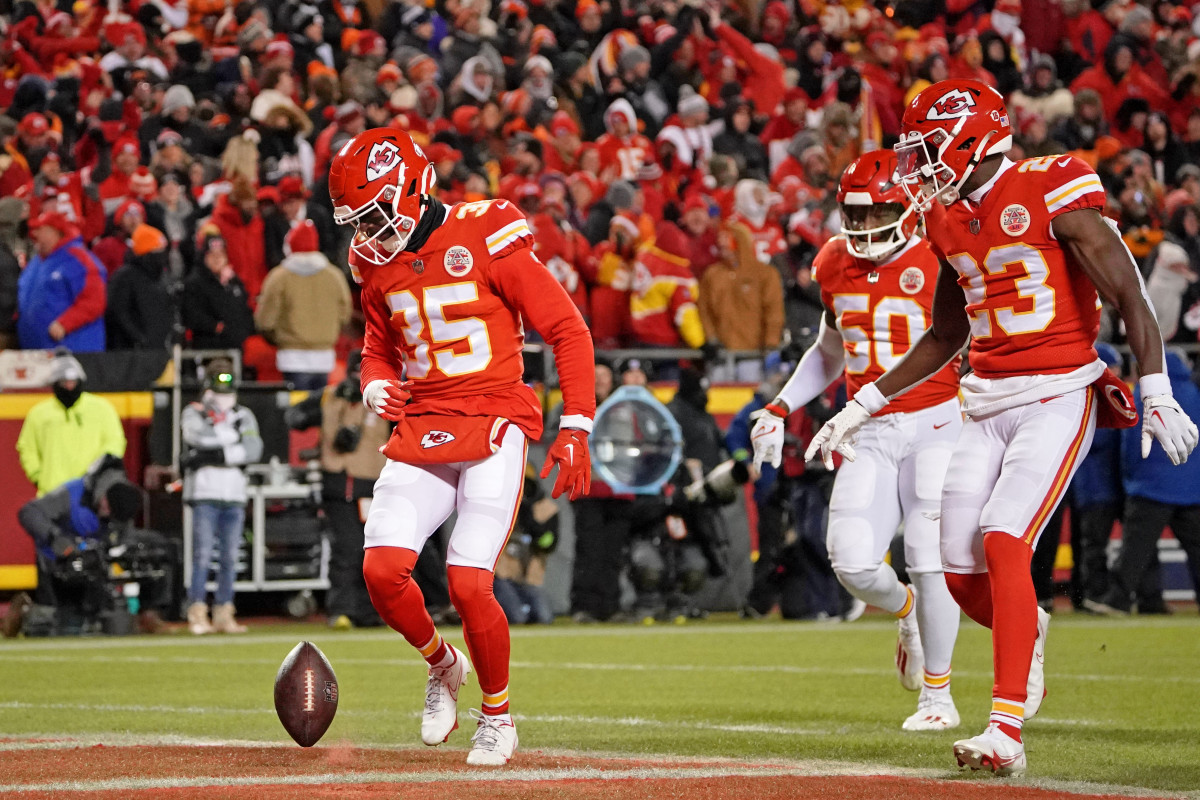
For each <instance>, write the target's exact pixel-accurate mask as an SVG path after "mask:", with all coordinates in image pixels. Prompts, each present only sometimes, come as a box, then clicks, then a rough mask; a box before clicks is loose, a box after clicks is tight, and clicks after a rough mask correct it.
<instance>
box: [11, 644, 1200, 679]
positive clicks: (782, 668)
mask: <svg viewBox="0 0 1200 800" xmlns="http://www.w3.org/2000/svg"><path fill="white" fill-rule="evenodd" d="M289 641H291V640H289ZM0 661H19V662H28V663H42V662H46V663H72V664H75V663H86V662H97V663H135V664H261V665H268V664H269V665H271V666H275V664H276V662H275V660H273V659H270V658H225V657H216V656H214V657H207V658H206V657H199V656H171V655H161V656H150V655H114V656H105V655H99V656H75V655H25V654H22V653H19V652H14V651H9V652H5V651H3V650H0ZM331 661H333V662H334V666H335V668H336V667H337V665H339V664H356V665H367V666H370V665H378V666H383V667H414V668H420V669H421V670H422V671H423V670H425V669H427V667H426V665H425V664H424V662H422V661H419V660H416V659H415V658H413V657H403V658H354V657H339V658H334V659H331ZM511 666H512V667H513V668H514V669H534V670H560V669H569V670H581V671H585V672H692V673H696V672H736V673H756V674H779V675H878V676H889V675H893V674H895V671H894V670H893V669H890V668H885V667H814V666H802V665H799V664H619V663H607V662H577V661H555V662H549V661H513V662H511ZM1048 675H1049V676H1050V678H1051V679H1052V680H1074V681H1085V682H1115V683H1137V682H1139V681H1144V680H1145V679H1146V676H1145V675H1116V674H1114V675H1102V674H1095V673H1079V672H1059V671H1057V670H1054V669H1051V670H1049V672H1048ZM954 676H955V677H957V678H985V679H990V678H991V677H992V674H991V673H990V672H978V671H974V670H955V671H954ZM1154 681H1155V682H1156V683H1181V684H1193V683H1200V675H1166V676H1156V677H1155V678H1154Z"/></svg>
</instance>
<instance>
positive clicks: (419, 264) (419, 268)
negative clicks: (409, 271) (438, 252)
mask: <svg viewBox="0 0 1200 800" xmlns="http://www.w3.org/2000/svg"><path fill="white" fill-rule="evenodd" d="M412 267H413V272H415V273H417V274H418V275H420V274H421V273H422V272H424V271H425V262H424V261H422V260H421V259H419V258H417V259H414V260H413V263H412Z"/></svg>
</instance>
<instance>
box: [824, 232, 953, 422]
mask: <svg viewBox="0 0 1200 800" xmlns="http://www.w3.org/2000/svg"><path fill="white" fill-rule="evenodd" d="M938 266H939V265H938V260H937V257H936V256H934V254H933V251H932V250H930V248H929V244H928V243H927V242H925V241H922V240H920V239H913V240H910V241H909V243H908V244H907V245H905V247H904V249H903V250H901V251H900V252H899V253H897V254H896V255H894V256H892V257H891V259H889V260H888V261H886V262H883V263H876V262H874V261H867V260H865V259H861V258H857V257H856V256H854V255H852V254H851V253H850V251H849V250H847V249H846V238H845V237H844V236H835V237H834V238H832V239H830V240H829V241H828V242H826V243H825V244H824V245H822V247H821V250H820V252H818V253H817V257H816V259H814V260H813V265H812V273H813V279H814V280H816V281H817V283H819V284H820V285H821V300H822V302H824V303H825V307H826V308H828V309H829V310H830V311H831V312H832V313H833V316H834V319H835V320H836V321H837V328H838V331H839V332H840V333H841V334H842V341H843V342H844V343H845V347H846V396H847V397H854V395H855V394H856V393H857V392H858V390H859V389H861V388H862V387H863V386H864V385H866V384H868V383H870V382H871V381H874V380H876V379H877V378H879V376H881V375H883V373H884V372H886V371H887V370H889V369H891V368H892V367H893V366H895V364H896V362H898V361H899V360H900V358H901V356H903V355H904V354H905V353H907V352H908V350H909V348H911V347H912V346H913V344H915V343H916V341H917V339H919V338H921V336H922V335H923V334H924V333H925V330H926V329H927V328H928V327H929V325H930V321H931V317H932V314H933V290H934V287H935V286H936V285H937V274H938ZM959 361H960V359H958V358H955V359H954V360H953V361H951V362H950V363H949V364H947V365H946V366H944V367H942V369H941V370H940V371H938V372H937V373H935V374H934V375H933V377H931V378H930V379H929V380H927V381H925V382H924V383H921V384H920V385H918V386H916V387H914V388H912V389H911V390H909V391H907V392H905V393H904V394H902V395H900V396H899V397H897V398H895V399H894V400H892V401H891V402H890V403H888V404H887V407H886V408H885V409H884V410H883V411H882V412H880V415H882V414H892V413H895V412H898V411H920V410H921V409H923V408H929V407H931V406H935V405H937V404H938V403H944V402H946V401H947V400H949V399H950V398H952V397H954V396H955V395H957V394H958V367H959Z"/></svg>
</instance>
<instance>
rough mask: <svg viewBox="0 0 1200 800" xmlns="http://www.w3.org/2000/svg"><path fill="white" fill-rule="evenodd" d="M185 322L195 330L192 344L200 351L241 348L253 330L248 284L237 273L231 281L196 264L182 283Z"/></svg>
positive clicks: (191, 329) (187, 326) (192, 331)
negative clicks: (247, 293) (222, 281)
mask: <svg viewBox="0 0 1200 800" xmlns="http://www.w3.org/2000/svg"><path fill="white" fill-rule="evenodd" d="M182 311H183V325H184V327H186V328H187V329H188V330H189V331H191V333H192V346H193V347H195V348H197V349H200V350H228V349H231V348H232V349H241V347H242V343H243V342H244V341H246V339H247V337H249V336H250V334H252V333H254V315H253V313H252V312H251V311H250V304H249V298H248V297H247V295H246V287H245V285H244V284H243V283H242V282H241V280H239V279H238V277H237V276H236V275H234V276H233V277H231V278H230V279H229V283H226V284H224V285H222V283H221V280H220V279H219V278H218V277H217V276H216V275H214V274H213V273H212V271H211V270H209V269H208V268H207V267H205V266H204V265H203V264H201V265H199V266H197V267H195V268H194V269H193V270H192V274H191V275H189V276H188V278H187V280H186V281H185V282H184V284H183V303H182Z"/></svg>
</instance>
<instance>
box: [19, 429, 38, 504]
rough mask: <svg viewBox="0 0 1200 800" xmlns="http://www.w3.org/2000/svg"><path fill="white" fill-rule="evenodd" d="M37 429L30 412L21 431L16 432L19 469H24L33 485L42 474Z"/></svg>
mask: <svg viewBox="0 0 1200 800" xmlns="http://www.w3.org/2000/svg"><path fill="white" fill-rule="evenodd" d="M39 430H40V426H39V424H38V421H37V417H36V416H35V415H33V414H30V415H29V416H27V417H26V418H25V422H24V423H23V424H22V425H21V432H20V433H19V434H17V456H18V457H19V458H20V459H21V469H23V470H25V477H27V478H29V482H30V483H32V484H33V485H34V486H36V485H37V482H38V477H39V476H40V475H41V474H42V453H41V447H40V446H39V445H38V431H39Z"/></svg>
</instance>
